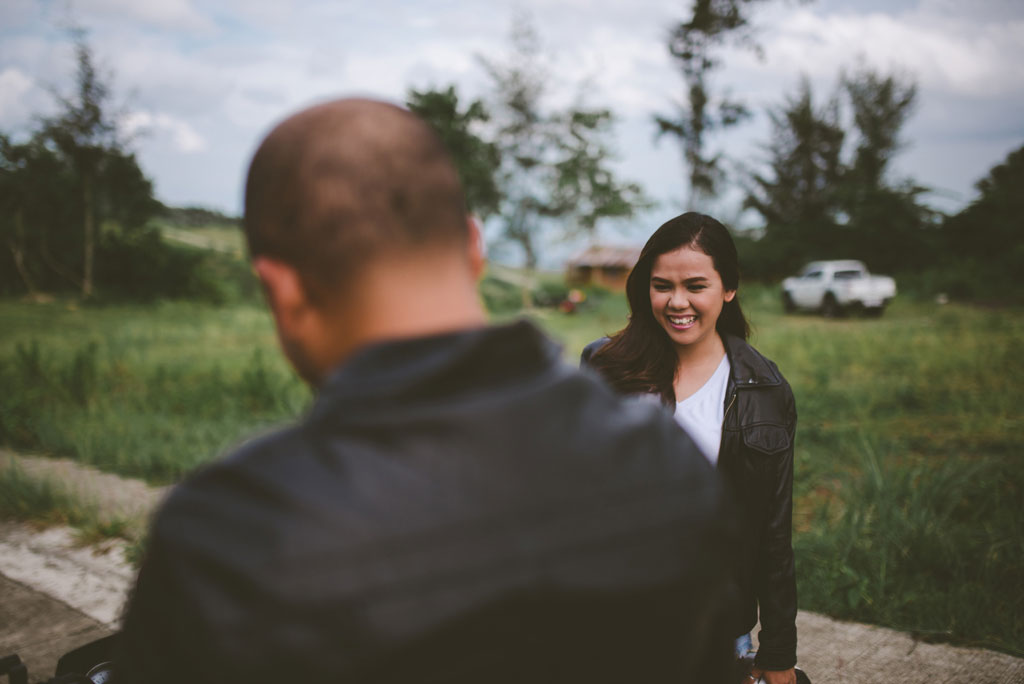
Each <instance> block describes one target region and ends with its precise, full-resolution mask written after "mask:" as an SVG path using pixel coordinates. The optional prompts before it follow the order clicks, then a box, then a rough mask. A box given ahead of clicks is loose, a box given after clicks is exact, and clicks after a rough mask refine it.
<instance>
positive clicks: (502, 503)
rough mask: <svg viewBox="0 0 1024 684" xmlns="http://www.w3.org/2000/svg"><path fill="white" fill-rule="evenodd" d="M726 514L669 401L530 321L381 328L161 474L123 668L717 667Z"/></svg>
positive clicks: (218, 674) (466, 678)
mask: <svg viewBox="0 0 1024 684" xmlns="http://www.w3.org/2000/svg"><path fill="white" fill-rule="evenodd" d="M728 520H729V518H728V516H727V515H725V514H724V513H723V506H722V500H721V494H720V488H719V486H718V483H717V480H716V478H715V475H714V473H713V471H712V470H711V468H710V467H709V466H708V464H707V462H706V461H705V459H703V458H702V457H701V456H700V455H699V453H698V452H697V451H696V449H695V447H693V445H692V443H691V442H690V441H689V439H688V438H687V437H686V436H685V435H684V434H683V433H682V432H681V431H679V430H678V428H677V427H676V426H675V423H674V421H672V420H671V417H670V416H667V415H664V414H663V413H662V412H661V411H660V410H659V409H658V408H657V407H654V406H650V405H644V404H642V403H638V402H633V403H628V402H623V401H622V400H620V399H618V398H616V397H614V396H613V395H612V393H611V392H610V391H608V390H606V389H605V388H604V387H602V386H601V385H599V383H597V382H596V381H595V380H593V379H592V378H590V377H588V376H586V375H583V374H580V373H579V372H577V371H575V370H572V369H570V368H568V367H567V366H565V365H563V364H561V363H560V362H559V361H558V360H557V350H556V349H554V348H553V345H550V343H548V342H546V340H544V339H543V338H542V337H541V336H540V335H539V334H538V333H537V332H536V330H535V329H534V328H532V326H530V325H528V324H522V323H521V324H516V325H514V326H510V327H507V328H489V329H477V330H470V331H465V332H458V333H451V334H444V335H437V336H432V337H424V338H418V339H410V340H405V341H396V342H386V343H383V344H379V345H374V346H371V347H368V348H365V349H363V350H362V351H360V352H358V353H356V354H355V355H354V356H353V357H352V358H351V359H349V360H348V362H346V363H345V364H343V365H342V366H341V367H340V368H339V369H338V370H337V371H336V372H335V373H334V374H333V376H332V377H331V378H330V379H329V380H328V381H327V382H326V384H325V385H324V386H323V388H322V393H321V396H320V397H319V399H318V401H317V404H316V406H315V407H314V409H313V411H312V413H311V415H310V417H309V418H308V419H307V420H306V421H304V422H303V423H302V424H300V425H298V426H296V427H294V428H292V429H289V430H286V431H284V432H280V433H276V434H274V435H271V436H269V437H266V438H263V439H261V440H259V441H256V442H253V443H251V444H249V445H247V446H245V447H243V448H242V449H241V450H240V451H239V452H238V453H236V454H235V455H233V456H231V457H229V458H228V459H226V460H225V461H223V462H222V463H220V464H218V465H215V466H213V467H211V468H209V469H207V470H206V471H204V472H202V473H200V474H198V475H197V476H196V477H194V478H192V479H191V480H190V481H188V482H187V483H186V484H184V485H183V486H182V487H180V488H179V489H178V490H176V491H175V493H174V494H173V495H172V497H171V499H170V500H169V502H168V504H167V505H166V507H165V508H164V510H162V512H161V513H160V515H159V516H158V519H157V521H156V523H155V526H154V530H153V534H152V539H151V546H150V551H149V553H148V555H147V559H146V561H145V563H144V566H143V569H142V572H141V573H140V578H139V583H138V586H137V589H136V595H135V596H134V598H133V601H132V605H131V607H130V610H129V613H128V615H127V617H126V622H125V632H124V643H123V645H122V654H121V661H120V662H119V672H118V676H119V681H147V682H158V681H168V682H169V681H218V682H220V681H238V682H247V683H250V682H263V681H266V682H270V681H296V682H300V681H301V682H328V681H331V682H334V681H359V682H369V681H374V682H376V681H380V682H384V681H408V682H471V681H472V682H485V681H486V682H494V681H530V682H544V681H552V682H554V681H608V682H611V681H632V682H653V681H714V680H716V679H719V678H721V677H725V676H727V675H726V673H727V672H728V669H729V668H730V666H731V646H730V642H731V638H730V637H731V636H732V635H729V634H727V633H724V632H723V631H722V629H721V627H722V625H724V624H725V621H724V618H723V616H724V615H725V614H726V612H727V611H728V609H729V606H730V601H731V595H730V590H731V585H730V584H729V582H728V580H727V577H728V573H727V572H726V571H725V569H726V568H727V567H728V560H727V554H728V545H729V544H730V542H731V540H732V537H731V534H732V531H731V529H730V527H729V522H728ZM168 644H174V647H173V648H170V647H168V646H167V645H168Z"/></svg>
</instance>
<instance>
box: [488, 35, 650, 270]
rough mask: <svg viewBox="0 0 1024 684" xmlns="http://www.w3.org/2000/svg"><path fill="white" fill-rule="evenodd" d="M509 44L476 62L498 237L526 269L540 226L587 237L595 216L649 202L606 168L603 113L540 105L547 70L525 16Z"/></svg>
mask: <svg viewBox="0 0 1024 684" xmlns="http://www.w3.org/2000/svg"><path fill="white" fill-rule="evenodd" d="M510 47H511V52H510V54H509V56H508V58H507V59H506V60H505V61H497V60H488V59H482V60H481V62H482V63H483V66H484V68H485V69H486V70H487V73H488V75H489V77H490V79H491V82H492V90H493V97H492V101H491V104H490V111H491V112H492V114H493V119H494V129H495V140H494V142H495V144H496V145H497V147H498V150H499V151H500V157H501V166H500V168H499V172H498V182H499V186H500V189H501V196H502V201H501V204H500V210H499V214H500V216H501V223H502V237H503V239H504V240H505V241H507V242H510V243H512V244H515V245H517V246H518V247H520V248H521V249H522V252H523V256H524V260H525V263H526V267H527V268H528V269H529V270H535V269H536V267H537V262H538V258H539V255H538V253H537V250H538V240H539V239H540V236H541V235H542V233H543V232H544V230H545V229H546V228H549V227H551V226H552V225H555V226H556V227H557V229H558V230H559V231H561V232H562V233H563V235H565V236H567V237H575V236H576V235H579V234H581V233H582V234H587V235H590V236H593V234H594V232H595V230H596V227H597V224H598V222H599V221H601V220H603V219H609V218H627V217H629V216H632V215H633V214H634V212H635V211H636V210H638V209H640V208H642V207H645V206H648V204H649V201H648V200H647V198H646V197H645V196H644V195H643V193H642V191H641V189H640V186H639V185H637V184H636V183H630V182H622V181H620V180H619V179H618V178H617V177H616V176H615V174H614V172H613V171H612V169H611V167H610V161H611V152H610V150H609V148H608V146H607V145H606V143H605V142H604V141H605V138H606V137H607V135H608V134H609V133H610V131H611V124H612V121H613V119H612V115H611V112H610V111H608V110H604V109H592V108H589V107H586V106H583V105H582V104H577V105H574V106H572V107H569V108H566V109H565V110H553V109H551V108H550V107H549V106H547V104H546V102H545V99H546V98H545V96H546V94H547V88H548V82H547V69H546V66H545V64H544V62H543V61H542V59H541V55H542V51H541V44H540V38H539V36H538V34H537V31H536V29H535V28H534V26H533V24H532V23H531V21H530V20H529V18H528V17H526V16H524V15H520V16H519V17H517V19H516V21H515V23H514V24H513V27H512V33H511V40H510ZM552 219H558V221H557V222H553V221H552Z"/></svg>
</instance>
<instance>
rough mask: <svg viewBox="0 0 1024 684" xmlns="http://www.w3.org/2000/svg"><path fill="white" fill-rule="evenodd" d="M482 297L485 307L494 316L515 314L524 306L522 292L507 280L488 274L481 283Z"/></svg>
mask: <svg viewBox="0 0 1024 684" xmlns="http://www.w3.org/2000/svg"><path fill="white" fill-rule="evenodd" d="M480 297H481V298H482V299H483V302H484V307H485V308H486V309H487V310H488V311H489V312H490V313H492V314H495V315H502V314H509V313H515V312H517V311H519V309H520V307H522V305H523V295H522V290H521V289H520V287H519V286H517V285H514V284H512V283H510V282H508V281H507V280H501V279H499V278H495V277H494V276H493V275H490V274H487V275H485V276H484V278H483V279H482V280H481V281H480Z"/></svg>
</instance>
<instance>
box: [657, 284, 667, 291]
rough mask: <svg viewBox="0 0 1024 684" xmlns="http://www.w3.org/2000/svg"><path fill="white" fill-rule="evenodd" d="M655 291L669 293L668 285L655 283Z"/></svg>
mask: <svg viewBox="0 0 1024 684" xmlns="http://www.w3.org/2000/svg"><path fill="white" fill-rule="evenodd" d="M654 289H655V290H657V291H658V292H668V285H665V284H664V283H655V284H654Z"/></svg>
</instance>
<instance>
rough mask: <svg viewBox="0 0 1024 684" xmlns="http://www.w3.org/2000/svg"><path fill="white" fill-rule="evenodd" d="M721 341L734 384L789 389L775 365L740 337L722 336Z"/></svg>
mask: <svg viewBox="0 0 1024 684" xmlns="http://www.w3.org/2000/svg"><path fill="white" fill-rule="evenodd" d="M722 341H723V342H724V343H725V351H726V355H727V356H728V357H729V364H730V366H731V367H732V372H731V374H732V377H733V379H734V380H735V381H736V382H738V383H741V384H751V385H753V384H757V385H783V386H785V387H789V383H788V382H787V381H786V378H785V376H783V375H782V371H780V370H779V367H778V366H777V365H776V363H775V362H774V361H772V360H771V359H769V358H768V357H767V356H765V355H764V354H762V353H761V352H759V351H758V350H757V349H755V348H754V346H753V345H752V344H750V343H749V342H747V341H746V340H744V339H743V338H742V337H737V336H736V335H722Z"/></svg>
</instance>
